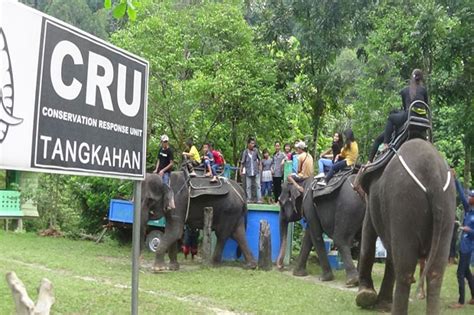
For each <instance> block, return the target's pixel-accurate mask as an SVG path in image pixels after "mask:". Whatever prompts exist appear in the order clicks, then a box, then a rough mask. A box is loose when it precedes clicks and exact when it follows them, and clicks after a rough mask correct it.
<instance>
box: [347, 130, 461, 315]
mask: <svg viewBox="0 0 474 315" xmlns="http://www.w3.org/2000/svg"><path fill="white" fill-rule="evenodd" d="M403 164H405V165H406V166H407V167H408V169H409V170H410V172H411V173H412V174H410V172H409V171H408V170H407V169H406V168H405V166H404V165H403ZM417 181H418V183H417ZM359 184H360V186H361V188H362V189H363V190H364V191H365V193H366V196H365V198H366V204H367V210H366V215H365V218H364V224H363V228H362V245H361V253H360V260H359V273H360V275H359V292H358V294H357V297H356V304H357V305H359V306H361V307H364V308H366V307H378V308H382V309H387V308H390V307H391V311H392V313H393V314H407V312H408V299H409V294H410V287H411V284H412V283H413V282H415V279H414V273H415V269H416V265H417V262H418V260H419V259H420V258H421V259H423V258H426V265H425V269H424V271H423V274H422V276H421V277H420V285H422V283H423V281H424V279H425V278H426V279H427V299H426V300H427V309H426V313H427V314H439V312H440V310H439V296H440V289H441V284H442V280H443V274H444V270H445V267H446V264H447V262H448V253H449V246H450V242H451V234H452V231H453V222H454V214H455V207H456V205H455V201H456V196H455V188H454V184H453V179H452V178H451V176H450V173H449V170H448V168H447V164H446V162H445V161H444V160H443V158H442V157H441V155H440V154H439V153H438V151H437V150H436V149H435V147H434V146H433V145H432V144H431V143H430V142H428V141H426V140H422V139H418V138H416V139H412V140H408V141H407V142H405V143H404V144H402V145H401V147H400V149H399V150H398V153H397V154H396V155H394V157H393V158H392V159H391V160H390V161H389V162H388V164H387V165H386V167H385V169H383V168H381V169H376V170H374V171H372V172H370V173H367V174H366V175H361V177H360V179H359V177H358V179H357V180H356V186H358V185H359ZM377 236H379V237H380V238H381V240H382V242H383V244H384V246H385V248H386V249H387V260H386V264H385V274H384V278H383V280H382V285H381V288H380V291H379V294H378V295H377V293H376V291H375V289H374V284H373V280H372V276H371V272H372V266H373V264H374V252H375V242H376V238H377ZM394 285H395V292H394V290H393V288H394Z"/></svg>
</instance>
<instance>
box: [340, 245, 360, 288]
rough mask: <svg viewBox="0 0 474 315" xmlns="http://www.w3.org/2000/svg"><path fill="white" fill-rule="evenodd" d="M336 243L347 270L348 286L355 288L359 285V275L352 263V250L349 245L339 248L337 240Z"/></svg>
mask: <svg viewBox="0 0 474 315" xmlns="http://www.w3.org/2000/svg"><path fill="white" fill-rule="evenodd" d="M334 242H335V243H336V245H337V246H338V247H339V253H340V254H341V258H342V261H343V262H344V267H345V269H346V285H347V286H350V287H355V286H357V285H358V284H359V273H358V272H357V269H356V267H355V266H354V263H353V262H352V255H351V248H350V246H349V245H347V244H344V245H340V246H339V245H338V243H337V242H336V240H334Z"/></svg>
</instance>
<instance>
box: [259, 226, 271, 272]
mask: <svg viewBox="0 0 474 315" xmlns="http://www.w3.org/2000/svg"><path fill="white" fill-rule="evenodd" d="M258 269H262V270H266V271H268V270H271V269H272V235H271V233H270V224H268V221H266V220H260V237H259V241H258Z"/></svg>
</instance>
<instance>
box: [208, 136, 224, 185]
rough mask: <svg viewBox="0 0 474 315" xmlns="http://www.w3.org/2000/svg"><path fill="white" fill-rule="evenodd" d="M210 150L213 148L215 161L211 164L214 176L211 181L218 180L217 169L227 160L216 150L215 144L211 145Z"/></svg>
mask: <svg viewBox="0 0 474 315" xmlns="http://www.w3.org/2000/svg"><path fill="white" fill-rule="evenodd" d="M210 150H211V153H212V156H213V157H214V163H213V164H212V166H211V169H212V176H213V177H212V180H211V182H217V170H218V169H219V168H220V167H223V166H224V164H225V160H224V156H223V155H222V153H221V152H219V151H217V150H215V149H214V146H213V145H211V147H210Z"/></svg>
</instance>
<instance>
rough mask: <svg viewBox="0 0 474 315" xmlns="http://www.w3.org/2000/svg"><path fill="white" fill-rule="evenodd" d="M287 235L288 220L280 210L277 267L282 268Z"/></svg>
mask: <svg viewBox="0 0 474 315" xmlns="http://www.w3.org/2000/svg"><path fill="white" fill-rule="evenodd" d="M287 235H288V220H287V219H286V218H285V217H284V214H283V213H282V212H281V211H280V253H279V254H278V258H277V268H278V269H283V267H284V262H283V260H284V259H285V254H286V246H287V239H288V237H287Z"/></svg>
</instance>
